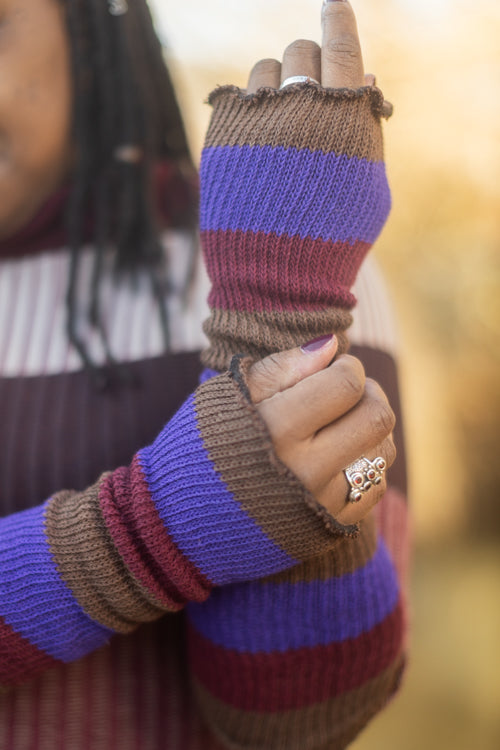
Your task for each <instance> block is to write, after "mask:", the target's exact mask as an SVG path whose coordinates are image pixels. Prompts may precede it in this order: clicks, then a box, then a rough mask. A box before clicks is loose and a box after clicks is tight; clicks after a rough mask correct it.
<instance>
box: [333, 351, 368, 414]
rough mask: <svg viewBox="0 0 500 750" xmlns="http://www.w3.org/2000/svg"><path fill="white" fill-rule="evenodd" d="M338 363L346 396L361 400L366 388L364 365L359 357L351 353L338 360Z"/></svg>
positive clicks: (356, 400)
mask: <svg viewBox="0 0 500 750" xmlns="http://www.w3.org/2000/svg"><path fill="white" fill-rule="evenodd" d="M336 364H337V365H338V368H339V370H340V371H341V378H342V388H343V392H344V394H345V396H346V397H348V398H350V399H354V400H355V403H357V402H358V401H360V400H361V398H362V396H363V393H364V388H365V371H364V368H363V365H362V364H361V362H360V361H359V359H356V357H352V356H351V355H349V354H347V355H345V356H344V357H342V358H340V359H339V360H337V363H336Z"/></svg>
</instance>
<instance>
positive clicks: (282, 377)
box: [247, 335, 338, 404]
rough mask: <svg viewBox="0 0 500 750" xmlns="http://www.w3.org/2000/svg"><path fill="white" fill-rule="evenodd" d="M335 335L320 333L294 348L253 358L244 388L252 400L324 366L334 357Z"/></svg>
mask: <svg viewBox="0 0 500 750" xmlns="http://www.w3.org/2000/svg"><path fill="white" fill-rule="evenodd" d="M337 348H338V341H337V337H336V336H335V335H327V336H321V337H320V338H317V339H314V340H313V341H308V342H307V343H306V344H303V345H302V346H298V347H296V348H295V349H288V350H287V351H284V352H277V353H276V354H270V355H269V356H268V357H265V358H264V359H262V360H260V361H259V362H255V363H254V364H253V365H252V367H251V368H250V370H249V373H248V380H247V384H248V388H249V391H250V397H251V399H252V401H253V403H254V404H258V403H260V402H261V401H264V399H266V398H271V396H274V395H275V394H276V393H279V392H280V391H285V390H287V388H291V387H292V386H294V385H296V384H297V383H299V382H300V381H301V380H304V378H307V377H309V375H314V373H315V372H319V371H320V370H323V369H324V368H325V367H327V366H328V365H329V364H330V362H331V361H332V360H333V358H334V357H335V354H336V353H337Z"/></svg>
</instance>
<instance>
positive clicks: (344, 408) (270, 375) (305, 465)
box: [248, 337, 396, 524]
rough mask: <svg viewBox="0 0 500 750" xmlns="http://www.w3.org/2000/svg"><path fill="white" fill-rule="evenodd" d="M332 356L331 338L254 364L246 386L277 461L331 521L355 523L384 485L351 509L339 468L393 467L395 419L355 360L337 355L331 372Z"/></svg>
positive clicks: (378, 390) (373, 503) (374, 502)
mask: <svg viewBox="0 0 500 750" xmlns="http://www.w3.org/2000/svg"><path fill="white" fill-rule="evenodd" d="M336 351H337V342H336V339H335V337H332V338H328V337H327V338H326V340H325V339H323V340H320V341H317V342H314V343H313V344H312V346H311V345H309V346H307V345H306V346H304V347H302V348H296V349H291V350H288V351H285V352H281V353H279V354H275V355H271V356H269V357H266V358H265V359H263V360H261V361H259V362H256V363H255V364H254V365H252V367H251V368H250V371H249V374H248V386H249V390H250V396H251V398H252V401H253V402H254V404H256V406H257V409H258V411H259V413H260V415H261V417H262V419H263V420H264V422H265V423H266V425H267V428H268V430H269V433H270V435H271V438H272V441H273V444H274V449H275V451H276V453H277V455H278V456H279V458H280V459H281V460H282V461H283V463H284V464H286V465H287V466H288V468H289V469H291V470H292V471H293V473H294V474H295V476H296V477H297V478H298V479H299V480H300V481H301V482H302V484H303V485H304V486H305V487H307V489H308V490H309V491H310V492H311V493H312V494H313V495H314V496H315V498H316V500H317V501H318V502H319V503H321V505H323V506H324V507H325V508H326V509H327V510H328V511H329V513H331V515H332V516H334V517H335V518H336V519H337V520H338V521H339V522H340V523H342V524H352V523H357V522H358V521H360V520H361V519H362V518H364V516H366V514H367V513H368V512H369V511H370V509H371V508H372V507H373V506H374V505H375V504H376V503H377V502H378V501H379V500H380V498H381V497H382V494H383V493H384V491H385V489H386V482H385V478H383V479H382V482H381V483H380V484H379V485H377V486H375V485H374V486H372V487H371V488H370V489H369V490H368V491H366V492H365V493H364V494H363V497H362V499H361V500H360V501H359V502H357V503H350V502H348V493H349V486H348V483H347V479H346V477H345V475H344V472H343V469H345V468H346V467H347V466H349V465H350V464H351V463H353V462H354V461H356V459H358V458H360V457H361V456H366V457H367V458H369V459H370V460H373V459H374V458H375V457H377V456H381V457H382V458H384V459H385V460H386V462H387V465H388V466H390V465H391V464H392V463H393V462H394V459H395V457H396V450H395V447H394V443H393V440H392V430H393V428H394V413H393V411H392V409H391V407H390V406H389V403H388V401H387V398H386V397H385V394H384V393H383V391H382V389H381V388H380V386H379V385H377V383H375V381H373V380H370V379H369V378H365V373H364V370H363V366H362V364H361V362H360V361H359V360H358V359H356V358H355V357H352V356H349V355H342V356H340V357H339V358H338V359H336V360H335V361H334V362H333V363H332V364H331V365H330V366H328V365H329V363H330V362H331V360H332V359H333V357H334V356H335V353H336Z"/></svg>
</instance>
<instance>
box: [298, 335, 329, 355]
mask: <svg viewBox="0 0 500 750" xmlns="http://www.w3.org/2000/svg"><path fill="white" fill-rule="evenodd" d="M334 339H335V336H333V335H331V334H330V335H329V336H319V337H318V338H317V339H312V341H308V342H307V343H306V344H302V346H301V347H300V348H301V350H302V351H303V352H304V354H314V352H319V350H320V349H323V348H324V347H326V346H328V345H329V344H332V343H333V340H334Z"/></svg>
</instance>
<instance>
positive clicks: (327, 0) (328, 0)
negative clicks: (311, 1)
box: [323, 0, 345, 5]
mask: <svg viewBox="0 0 500 750" xmlns="http://www.w3.org/2000/svg"><path fill="white" fill-rule="evenodd" d="M323 2H324V3H325V5H326V4H327V3H345V0H323Z"/></svg>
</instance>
